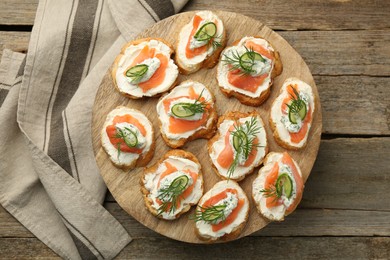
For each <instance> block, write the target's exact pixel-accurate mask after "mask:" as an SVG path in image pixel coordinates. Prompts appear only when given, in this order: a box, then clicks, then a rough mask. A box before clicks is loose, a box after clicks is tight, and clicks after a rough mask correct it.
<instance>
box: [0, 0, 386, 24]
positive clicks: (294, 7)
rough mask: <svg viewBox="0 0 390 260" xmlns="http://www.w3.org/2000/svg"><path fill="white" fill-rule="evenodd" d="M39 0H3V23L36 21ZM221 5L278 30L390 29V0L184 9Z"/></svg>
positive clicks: (202, 1)
mask: <svg viewBox="0 0 390 260" xmlns="http://www.w3.org/2000/svg"><path fill="white" fill-rule="evenodd" d="M37 6H38V0H2V3H1V8H0V25H1V24H7V25H8V24H11V25H32V24H33V22H34V17H35V12H36V9H37ZM204 9H214V10H215V9H219V10H224V11H231V12H238V13H242V14H244V15H247V16H250V17H252V18H255V19H258V20H260V21H263V22H264V23H265V24H267V25H268V26H269V27H270V28H272V29H275V30H313V29H315V30H345V29H352V30H356V29H381V28H383V29H388V28H390V20H389V19H388V14H389V12H390V3H389V1H385V0H384V1H373V0H361V1H348V0H324V1H319V0H316V1H311V0H304V1H301V0H290V1H284V0H276V1H270V0H251V1H236V0H219V1H209V0H196V1H195V0H191V1H189V3H188V4H187V5H186V6H185V7H184V11H193V10H204Z"/></svg>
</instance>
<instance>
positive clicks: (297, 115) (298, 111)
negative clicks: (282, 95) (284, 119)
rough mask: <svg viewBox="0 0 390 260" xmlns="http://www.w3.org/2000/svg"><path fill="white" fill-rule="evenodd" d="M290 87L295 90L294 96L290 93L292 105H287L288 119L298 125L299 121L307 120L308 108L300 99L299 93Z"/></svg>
mask: <svg viewBox="0 0 390 260" xmlns="http://www.w3.org/2000/svg"><path fill="white" fill-rule="evenodd" d="M290 87H291V88H292V89H293V92H294V95H293V94H291V93H289V94H290V96H291V103H290V104H287V103H286V106H287V107H288V109H289V111H288V118H289V120H290V122H291V123H293V124H297V123H298V121H299V119H300V120H301V121H302V120H303V119H305V117H306V114H307V107H306V103H305V101H304V100H303V99H302V98H301V97H300V95H299V92H298V91H297V90H296V89H295V88H294V87H293V86H292V85H290Z"/></svg>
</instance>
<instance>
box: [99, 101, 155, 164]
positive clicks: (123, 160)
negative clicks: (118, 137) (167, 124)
mask: <svg viewBox="0 0 390 260" xmlns="http://www.w3.org/2000/svg"><path fill="white" fill-rule="evenodd" d="M127 114H129V115H132V116H133V117H135V118H136V119H137V120H138V121H139V123H140V124H141V125H142V126H143V127H144V128H145V130H146V136H144V137H145V146H144V150H143V151H142V152H141V153H140V154H137V153H131V152H124V151H119V150H118V147H116V146H114V145H113V144H112V143H111V141H110V137H111V136H108V133H107V127H108V126H110V125H113V120H114V118H115V117H116V116H123V115H127ZM139 134H140V133H139ZM113 135H115V134H113ZM137 142H138V140H137ZM101 143H102V147H103V149H104V151H105V152H106V153H107V154H108V156H109V158H110V160H111V162H112V163H113V164H114V165H115V166H116V167H118V168H121V169H123V170H130V169H133V168H136V167H142V166H145V165H147V164H148V163H149V161H150V160H151V159H152V158H153V155H154V150H155V139H154V131H153V126H152V124H151V123H150V121H149V119H148V118H147V117H146V116H145V115H144V114H143V113H142V112H141V111H138V110H136V109H133V108H129V107H125V106H118V107H116V108H115V109H114V110H112V111H111V112H110V113H109V114H108V115H107V118H106V121H105V123H104V126H103V128H102V131H101ZM121 145H125V144H124V143H122V144H121Z"/></svg>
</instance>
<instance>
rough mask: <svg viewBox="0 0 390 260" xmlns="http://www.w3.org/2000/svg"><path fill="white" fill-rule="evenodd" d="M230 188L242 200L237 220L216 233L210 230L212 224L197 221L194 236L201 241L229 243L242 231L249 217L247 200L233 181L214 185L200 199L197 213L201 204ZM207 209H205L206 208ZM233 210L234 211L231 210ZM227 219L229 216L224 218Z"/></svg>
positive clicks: (200, 220)
mask: <svg viewBox="0 0 390 260" xmlns="http://www.w3.org/2000/svg"><path fill="white" fill-rule="evenodd" d="M228 188H232V189H235V190H237V193H238V198H239V199H243V200H244V204H243V206H242V208H241V209H240V210H239V212H238V213H237V218H236V219H235V220H233V222H232V223H231V224H229V225H227V226H225V227H223V228H222V229H221V230H219V231H218V232H214V231H213V229H212V224H211V223H208V222H206V221H204V220H202V219H197V221H196V224H195V234H196V235H197V236H198V237H199V238H200V239H201V240H204V241H206V242H208V243H213V242H216V241H229V240H233V239H235V238H237V237H238V236H239V235H240V234H241V232H242V230H243V229H244V227H245V225H246V223H247V220H248V216H249V207H250V206H249V200H248V198H247V196H246V194H245V192H244V191H243V190H242V189H241V187H240V186H239V185H238V183H236V182H235V181H232V180H229V181H220V182H218V183H216V184H215V185H214V186H213V187H212V188H211V189H210V190H209V191H208V192H206V194H205V195H203V197H202V198H201V199H200V201H199V203H198V208H197V212H200V211H201V208H200V207H203V204H204V203H205V202H206V201H207V200H208V199H209V198H211V197H212V196H215V195H216V194H218V193H220V192H223V191H224V190H226V189H228ZM206 208H207V207H206ZM233 210H234V209H233ZM226 217H227V218H228V217H229V216H226Z"/></svg>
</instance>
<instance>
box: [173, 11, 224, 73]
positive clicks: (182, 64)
mask: <svg viewBox="0 0 390 260" xmlns="http://www.w3.org/2000/svg"><path fill="white" fill-rule="evenodd" d="M195 15H197V16H200V17H202V18H203V20H204V21H207V22H214V23H215V24H217V32H216V36H217V37H216V38H214V39H215V40H216V41H218V42H219V46H218V47H213V46H212V44H209V45H208V49H207V51H206V52H207V55H206V53H205V54H203V55H202V54H200V55H198V56H195V57H193V58H190V59H188V58H187V57H186V46H187V43H188V38H189V37H190V33H191V31H192V30H193V20H194V18H192V19H191V21H190V22H189V23H188V24H186V25H184V26H183V28H182V29H181V31H180V33H179V35H178V38H177V40H176V55H175V62H176V64H177V65H178V66H179V70H180V73H181V74H184V75H188V74H191V73H194V72H196V71H198V70H200V69H201V68H208V69H209V68H213V67H214V66H215V64H217V62H218V58H219V55H220V54H221V52H222V50H223V48H224V47H225V45H226V30H225V27H224V25H223V22H222V20H221V19H220V18H219V17H218V16H217V15H215V14H214V13H213V12H211V11H200V12H197V13H196V14H195ZM201 26H202V22H201V23H200V25H199V26H198V29H200V27H201ZM198 29H197V30H198Z"/></svg>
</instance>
